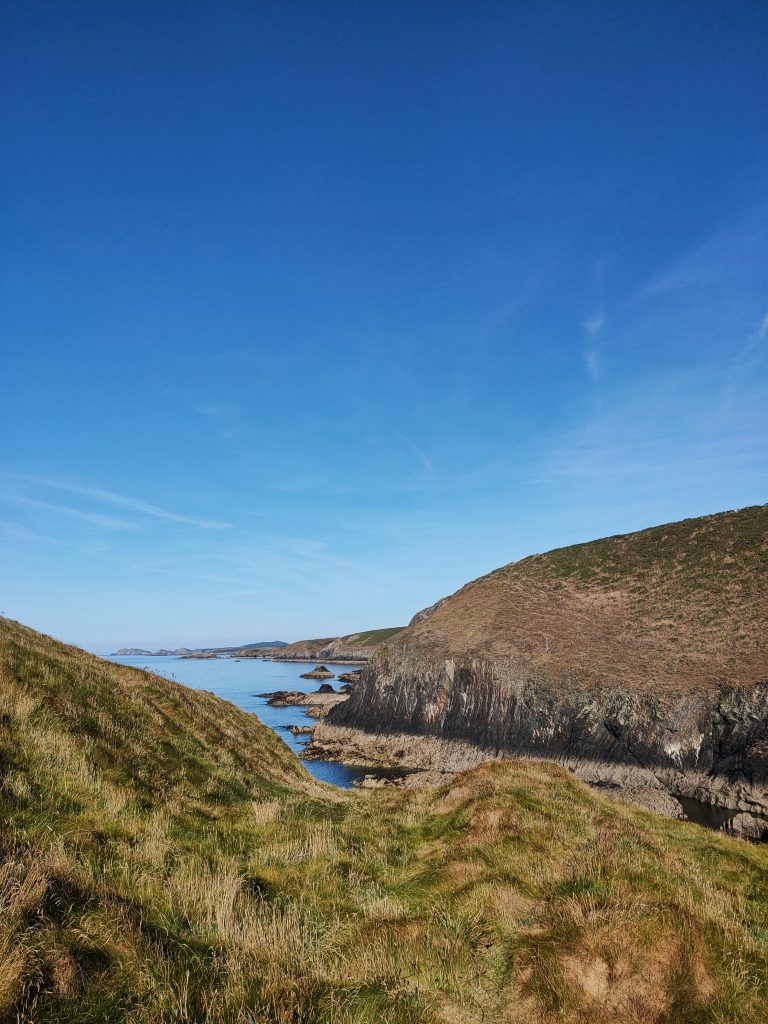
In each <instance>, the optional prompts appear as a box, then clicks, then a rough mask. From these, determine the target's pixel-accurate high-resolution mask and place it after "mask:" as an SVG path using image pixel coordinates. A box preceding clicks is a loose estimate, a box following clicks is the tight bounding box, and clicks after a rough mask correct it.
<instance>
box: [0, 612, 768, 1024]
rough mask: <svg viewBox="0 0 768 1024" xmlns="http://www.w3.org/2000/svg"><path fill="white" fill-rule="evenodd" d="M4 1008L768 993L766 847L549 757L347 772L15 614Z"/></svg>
mask: <svg viewBox="0 0 768 1024" xmlns="http://www.w3.org/2000/svg"><path fill="white" fill-rule="evenodd" d="M0 820H1V821H2V832H1V833H0V1021H9V1022H10V1021H14V1022H15V1021H25V1022H30V1021H33V1022H40V1024H42V1022H46V1024H48V1022H50V1024H53V1022H57V1024H61V1022H78V1024H79V1022H82V1024H85V1022H100V1021H103V1022H110V1024H112V1022H115V1024H119V1022H123V1021H125V1022H136V1024H143V1022H147V1024H150V1022H151V1024H155V1022H168V1024H172V1022H173V1024H203V1022H207V1024H257V1022H258V1024H266V1022H275V1024H277V1022H291V1024H353V1022H354V1024H358V1022H360V1024H364V1022H369V1024H438V1022H444V1024H473V1022H477V1024H480V1022H483V1024H494V1022H496V1024H501V1022H525V1024H543V1022H549V1021H552V1022H555V1021H557V1022H579V1024H582V1022H583V1024H588V1022H589V1024H593V1022H598V1024H599V1022H603V1024H621V1022H637V1024H640V1022H643V1024H644V1022H647V1021H657V1022H659V1024H661V1022H667V1024H669V1022H675V1024H677V1022H680V1024H694V1022H695V1024H702V1022H712V1024H724V1022H734V1024H736V1022H739V1024H751V1022H754V1024H758V1022H764V1021H765V1020H766V1018H768V985H767V984H766V983H767V982H768V851H766V849H765V848H762V847H752V846H749V845H747V844H745V843H740V842H738V841H736V840H732V839H728V838H727V837H724V836H719V835H716V834H714V833H711V832H706V831H704V830H703V829H700V828H698V827H696V826H693V825H686V824H682V823H678V822H674V821H671V820H667V819H663V818H658V817H656V816H654V815H651V814H648V813H644V812H642V811H639V810H634V809H631V808H629V807H624V806H621V805H618V804H614V803H612V802H610V801H609V800H606V799H604V798H603V797H602V796H600V795H598V794H596V793H594V792H592V791H590V790H588V789H587V788H586V787H584V786H582V785H580V784H578V783H576V782H575V781H574V780H573V779H572V778H571V777H570V776H569V775H568V773H567V772H565V771H564V770H562V769H559V768H557V767H556V766H554V765H547V764H543V763H539V762H506V763H502V762H494V763H492V764H487V765H484V766H481V767H480V768H477V769H475V770H474V771H472V772H469V773H467V774H465V775H463V776H459V777H457V778H456V779H455V780H454V781H452V782H451V783H450V784H445V785H443V786H441V787H438V788H434V789H423V790H415V791H382V792H373V793H351V794H346V793H341V792H339V791H336V790H332V789H330V788H329V787H324V786H321V785H319V784H317V783H315V782H314V781H313V780H312V779H311V778H309V776H307V775H306V773H305V772H304V771H303V769H302V768H301V766H300V764H299V763H298V762H297V761H296V759H295V758H294V757H293V756H292V755H291V754H290V752H289V751H288V749H287V748H286V747H285V745H284V744H282V742H281V741H280V740H279V739H277V738H276V737H275V736H274V734H273V733H271V732H270V731H269V730H267V729H265V728H264V727H262V726H261V725H260V724H259V723H258V721H257V720H256V719H255V718H254V717H253V716H251V715H247V714H245V713H244V712H242V711H239V710H238V709H237V708H234V707H232V706H231V705H229V704H227V703H226V702H223V701H220V700H218V699H217V698H215V697H213V696H212V695H210V694H206V693H201V692H198V691H191V690H187V689H185V688H184V687H180V686H177V685H175V684H173V683H170V682H168V681H166V680H162V679H159V678H157V677H155V676H152V675H150V674H147V673H143V672H139V671H138V670H135V669H130V668H127V667H124V666H116V665H111V664H109V663H106V662H103V661H100V660H99V659H96V658H93V657H91V656H90V655H87V654H85V653H84V652H81V651H77V650H76V649H74V648H69V647H65V646H64V645H61V644H58V643H56V642H55V641H53V640H51V639H49V638H46V637H42V636H40V635H39V634H36V633H33V632H32V631H31V630H26V629H24V628H23V627H21V626H18V625H17V624H15V623H11V622H8V621H5V620H3V621H0Z"/></svg>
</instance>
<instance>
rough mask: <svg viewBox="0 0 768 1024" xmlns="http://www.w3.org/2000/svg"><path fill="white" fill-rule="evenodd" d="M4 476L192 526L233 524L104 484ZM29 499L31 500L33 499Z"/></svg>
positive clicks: (214, 527)
mask: <svg viewBox="0 0 768 1024" xmlns="http://www.w3.org/2000/svg"><path fill="white" fill-rule="evenodd" d="M2 475H3V476H5V477H6V478H11V479H14V480H18V481H21V482H24V483H30V484H35V485H37V486H39V487H43V488H46V489H49V490H54V491H63V492H65V493H67V494H76V495H78V496H79V497H81V498H90V499H91V500H92V501H95V502H97V503H102V504H105V505H116V506H119V507H120V508H125V509H130V510H131V511H133V512H139V513H141V514H142V515H147V516H151V517H152V518H154V519H163V520H166V521H167V522H172V523H184V524H186V525H188V526H197V527H200V528H201V529H204V530H225V529H228V528H229V526H230V524H229V523H225V522H222V521H221V520H218V519H205V518H202V517H200V516H189V515H183V514H181V513H180V512H171V511H170V510H169V509H166V508H162V507H161V506H159V505H154V504H152V503H151V502H149V501H144V500H143V499H142V498H133V497H129V496H128V495H125V494H117V493H115V492H114V491H109V490H106V489H105V488H103V487H98V486H88V485H81V484H73V483H70V482H68V481H66V480H56V479H51V478H49V477H41V476H34V475H32V474H28V473H3V474H2ZM29 500H30V501H31V499H29ZM51 507H56V506H51ZM62 507H63V506H62ZM77 511H78V510H70V512H73V513H74V512H77ZM80 515H81V518H88V517H89V516H90V517H91V521H93V522H96V521H97V520H98V519H99V518H104V519H108V518H109V517H99V515H98V514H97V513H89V512H82V513H80ZM94 517H95V518H94ZM103 525H107V523H104V524H103Z"/></svg>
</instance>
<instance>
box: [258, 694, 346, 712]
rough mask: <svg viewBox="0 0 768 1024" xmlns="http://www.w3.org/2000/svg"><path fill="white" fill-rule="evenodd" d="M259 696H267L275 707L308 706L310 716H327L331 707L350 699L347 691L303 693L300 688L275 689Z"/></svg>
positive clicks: (268, 700) (271, 705)
mask: <svg viewBox="0 0 768 1024" xmlns="http://www.w3.org/2000/svg"><path fill="white" fill-rule="evenodd" d="M258 696H259V697H266V698H267V704H269V705H270V707H273V708H292V707H298V708H306V712H307V714H308V715H309V716H310V718H325V716H326V715H327V714H328V712H329V711H330V710H331V708H334V707H336V705H337V704H340V703H342V702H343V701H345V700H347V699H348V698H347V694H345V693H333V692H331V693H327V692H326V693H319V692H318V693H301V692H300V691H299V690H275V691H274V692H272V693H260V694H258Z"/></svg>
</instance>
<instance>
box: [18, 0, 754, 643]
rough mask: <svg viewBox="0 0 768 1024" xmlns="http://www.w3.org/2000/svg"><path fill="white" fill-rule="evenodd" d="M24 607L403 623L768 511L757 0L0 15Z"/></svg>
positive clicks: (91, 638)
mask: <svg viewBox="0 0 768 1024" xmlns="http://www.w3.org/2000/svg"><path fill="white" fill-rule="evenodd" d="M2 19H3V29H2V33H0V34H1V35H2V39H3V43H2V47H3V53H2V54H0V57H1V58H2V59H1V60H0V88H1V90H2V96H3V97H4V98H3V100H2V101H1V103H2V110H1V117H2V135H3V139H4V146H3V149H4V157H3V161H2V164H1V165H0V188H1V189H2V195H3V197H4V200H3V204H2V214H0V216H1V218H2V220H1V222H0V224H1V228H0V230H1V231H2V246H3V252H4V253H5V254H6V259H5V260H4V271H3V276H2V285H1V288H2V291H1V292H0V302H1V303H2V309H3V313H2V317H1V318H0V330H1V331H2V337H3V342H2V346H3V360H2V366H3V370H4V372H3V375H2V381H3V386H2V403H1V404H0V426H1V427H2V433H3V437H4V443H3V445H2V449H0V585H1V592H0V593H1V596H0V611H2V612H3V613H4V614H6V615H9V616H12V617H14V618H18V619H21V620H22V621H25V622H27V623H28V624H30V625H32V626H34V627H36V628H38V629H42V630H45V631H47V632H52V633H54V634H55V635H57V636H60V637H62V638H64V639H66V640H68V641H71V642H75V643H80V644H83V645H86V646H89V647H92V648H93V649H95V650H99V651H106V650H109V649H113V648H114V647H115V646H117V645H123V644H126V645H141V646H144V645H147V646H155V645H160V644H173V645H176V644H190V645H197V644H213V643H229V642H246V641H252V640H258V639H275V638H284V639H288V640H290V639H296V638H299V637H303V636H308V635H310V636H311V635H320V636H322V635H331V634H336V633H339V632H348V631H352V630H355V629H363V628H370V627H377V626H388V625H394V624H399V623H402V622H405V621H407V620H408V618H410V616H411V615H412V614H413V612H415V611H416V610H417V609H419V608H421V607H423V606H424V605H427V604H429V603H431V602H432V601H434V600H435V599H437V598H438V597H440V596H441V595H443V594H445V593H448V592H451V591H452V590H454V589H456V588H457V587H458V586H460V585H461V584H463V583H464V582H466V581H467V580H469V579H471V578H473V577H475V576H478V575H480V574H481V573H483V572H487V571H489V570H490V569H492V568H494V567H496V566H498V565H501V564H504V563H506V562H508V561H511V560H513V559H516V558H519V557H521V556H523V555H526V554H529V553H531V552H534V551H541V550H546V549H548V548H551V547H554V546H558V545H562V544H568V543H573V542H576V541H581V540H588V539H591V538H594V537H598V536H601V535H605V534H610V533H619V532H625V531H629V530H634V529H637V528H641V527H643V526H647V525H651V524H655V523H659V522H665V521H669V520H674V519H679V518H683V517H686V516H695V515H701V514H704V513H709V512H714V511H719V510H721V509H725V508H734V507H740V506H743V505H748V504H754V503H762V502H765V501H766V500H768V487H767V484H768V358H767V355H768V61H766V60H765V41H766V39H767V38H768V6H766V5H765V4H764V3H762V2H754V3H744V2H735V3H732V4H724V3H708V2H702V0H696V2H682V0H681V2H677V3H675V4H669V3H666V2H665V3H653V2H650V3H645V4H637V3H634V2H633V3H625V2H612V3H607V2H605V3H602V2H594V3H583V4H572V3H550V2H546V0H545V2H536V3H444V4H427V3H418V2H417V3H409V4H406V3H402V4H400V3H387V4H385V3H378V4H372V3H354V4H353V3H346V2H337V3H325V2H312V3H290V2H288V3H279V4H272V3H261V4H252V3H247V4H245V3H243V4H238V3H234V2H233V3H229V4H213V3H184V4H181V3H175V2H170V3H165V4H156V3H151V4H150V3H146V4H143V3H132V4H122V3H120V4H118V3H110V2H100V3H85V2H74V3H71V4H57V3H36V2H34V0H32V2H29V3H24V4H8V5H5V7H4V9H3V12H2Z"/></svg>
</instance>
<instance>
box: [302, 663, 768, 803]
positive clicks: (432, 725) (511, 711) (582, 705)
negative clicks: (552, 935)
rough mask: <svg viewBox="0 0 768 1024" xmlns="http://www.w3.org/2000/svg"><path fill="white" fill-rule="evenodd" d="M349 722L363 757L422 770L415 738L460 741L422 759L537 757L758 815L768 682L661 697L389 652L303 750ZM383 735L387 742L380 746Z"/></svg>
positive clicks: (456, 766) (604, 779)
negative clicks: (438, 755) (390, 741)
mask: <svg viewBox="0 0 768 1024" xmlns="http://www.w3.org/2000/svg"><path fill="white" fill-rule="evenodd" d="M333 728H337V729H339V730H341V733H338V734H336V735H335V736H334V735H333V733H332V731H331V730H332V729H333ZM349 729H353V730H355V738H354V741H353V743H354V746H355V748H357V749H356V750H355V754H354V756H355V758H356V760H357V763H361V762H360V760H359V758H360V756H361V755H364V754H365V751H366V749H367V751H368V760H367V761H363V762H362V763H373V764H393V765H394V764H398V763H401V764H402V763H407V764H409V765H410V766H412V767H425V764H424V761H425V758H426V756H427V755H426V753H425V749H424V746H423V744H420V741H419V740H420V737H429V738H435V739H440V740H444V741H450V743H451V744H456V743H458V744H460V747H459V748H456V747H455V746H451V745H449V746H448V747H444V748H442V756H440V757H438V758H437V759H436V758H435V755H434V753H432V755H431V759H430V763H429V765H428V766H429V767H431V768H435V769H437V770H446V769H449V770H450V769H453V770H463V769H464V768H466V767H469V766H470V764H471V763H476V761H477V760H482V759H484V758H487V757H504V756H507V757H511V756H529V757H547V758H552V759H555V760H558V761H561V762H563V763H565V764H567V765H568V766H569V767H571V768H574V769H575V770H576V771H577V773H578V774H579V775H580V776H581V777H582V778H585V779H586V780H587V781H591V782H593V783H596V784H601V785H609V786H615V787H616V788H617V789H624V790H627V791H630V790H631V791H633V792H634V793H635V794H636V793H638V792H639V793H641V794H642V792H643V791H646V790H647V791H648V792H649V794H650V792H651V791H653V790H656V789H661V790H663V791H665V792H667V793H670V794H671V795H673V796H674V795H675V794H679V795H681V796H687V797H691V798H694V799H697V800H700V801H703V802H706V803H713V804H716V805H718V806H724V807H731V808H734V809H737V810H743V811H747V812H749V811H754V810H757V811H758V812H760V813H768V681H766V682H765V683H763V684H760V685H757V686H754V687H752V688H750V689H749V690H744V689H742V688H738V687H723V688H721V689H720V690H718V691H716V692H715V693H713V694H711V695H707V694H690V695H684V696H682V697H674V696H673V695H669V696H667V697H666V698H662V697H661V696H660V695H658V694H652V693H647V694H642V693H637V692H636V691H634V690H633V691H628V690H623V689H622V688H621V687H619V686H617V687H609V686H603V687H600V688H595V687H594V686H589V685H586V684H585V683H584V682H583V681H579V680H578V679H577V678H571V679H570V680H566V681H564V680H562V679H546V678H544V677H543V676H541V675H540V674H539V675H537V674H535V673H530V672H528V673H526V672H525V670H524V669H523V668H522V667H521V666H515V665H514V664H513V663H510V662H507V663H506V664H501V663H500V662H498V661H495V662H493V663H488V662H485V661H482V660H479V659H470V660H468V661H466V662H464V663H461V662H457V661H455V660H451V659H449V660H446V661H442V662H437V663H430V662H428V661H426V662H425V661H424V660H423V659H421V658H420V657H418V656H416V657H411V656H409V653H408V652H407V651H406V650H400V651H399V652H394V651H389V652H388V654H387V656H383V657H381V658H379V659H378V661H377V662H376V664H375V665H371V666H369V667H367V668H366V669H365V670H364V672H363V674H362V678H361V680H360V682H359V683H358V684H357V685H356V686H355V687H354V688H353V690H352V693H351V694H350V696H349V699H348V700H347V701H346V702H345V703H344V704H343V705H339V706H338V707H337V708H336V709H334V711H333V712H332V713H331V715H330V716H329V719H328V725H327V727H326V728H325V729H323V730H319V731H318V732H317V733H316V734H315V739H314V744H313V748H312V752H318V751H319V750H320V749H321V747H322V748H324V749H326V750H328V749H329V748H333V750H332V754H333V757H334V758H336V759H338V758H339V754H340V751H339V747H340V746H343V745H344V739H343V731H344V730H349ZM387 736H394V737H396V739H395V741H394V742H393V743H391V744H390V743H385V744H384V747H383V748H382V738H383V737H387ZM347 742H352V741H350V738H349V736H347ZM643 802H645V803H648V802H649V801H648V800H644V801H643ZM651 802H658V798H657V797H655V796H654V797H653V800H652V801H651ZM668 810H669V808H668Z"/></svg>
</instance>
